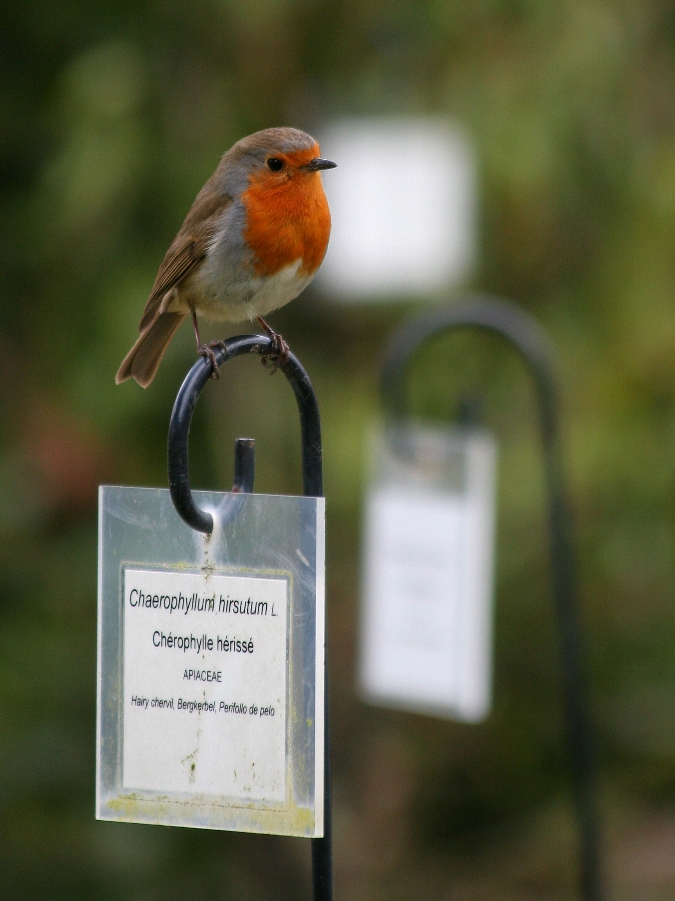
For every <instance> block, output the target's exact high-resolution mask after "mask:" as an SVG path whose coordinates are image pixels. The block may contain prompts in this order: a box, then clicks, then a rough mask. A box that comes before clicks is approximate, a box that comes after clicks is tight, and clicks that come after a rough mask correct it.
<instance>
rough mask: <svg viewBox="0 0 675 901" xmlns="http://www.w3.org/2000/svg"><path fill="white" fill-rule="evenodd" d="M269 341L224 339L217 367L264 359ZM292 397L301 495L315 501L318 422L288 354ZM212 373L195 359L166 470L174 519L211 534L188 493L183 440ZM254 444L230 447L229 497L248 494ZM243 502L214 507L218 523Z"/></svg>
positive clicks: (176, 413)
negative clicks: (245, 357) (297, 422)
mask: <svg viewBox="0 0 675 901" xmlns="http://www.w3.org/2000/svg"><path fill="white" fill-rule="evenodd" d="M273 349H274V348H273V344H272V339H271V338H269V337H267V336H265V335H240V336H238V337H236V338H228V339H227V340H226V341H223V342H222V344H221V345H219V346H218V347H216V348H215V350H214V355H215V358H216V363H217V364H218V366H222V365H223V364H224V363H226V362H227V361H228V360H231V359H232V358H233V357H238V356H240V355H241V354H247V353H253V354H258V355H259V356H262V357H264V356H267V355H269V354H270V353H271V352H272V351H273ZM279 369H280V370H281V371H282V372H283V373H284V375H285V376H286V378H287V379H288V381H289V382H290V385H291V388H292V389H293V392H294V394H295V398H296V401H297V404H298V409H299V412H300V427H301V432H302V468H303V488H304V493H305V495H311V496H314V497H319V496H321V495H322V494H323V477H322V459H321V423H320V419H319V407H318V404H317V400H316V395H315V394H314V389H313V388H312V384H311V382H310V380H309V377H308V376H307V373H306V372H305V370H304V369H303V368H302V366H301V365H300V362H299V361H298V359H297V358H296V357H295V356H294V355H293V354H292V353H289V356H288V360H287V361H286V362H285V363H282V364H280V366H279ZM211 373H212V366H211V362H210V361H209V360H208V359H207V358H206V357H200V358H199V359H198V360H197V361H196V363H195V364H194V366H193V367H192V369H191V370H190V371H189V372H188V374H187V376H186V377H185V380H184V382H183V384H182V385H181V388H180V390H179V392H178V395H177V397H176V401H175V403H174V406H173V412H172V413H171V422H170V423H169V440H168V453H167V457H168V470H169V490H170V492H171V499H172V501H173V505H174V507H175V508H176V511H177V512H178V514H179V516H180V517H181V518H182V519H183V520H184V521H185V522H186V523H187V524H188V525H189V526H190V527H191V528H193V529H196V530H197V531H198V532H204V534H206V535H210V534H211V532H212V531H213V517H212V516H211V514H210V513H207V512H206V511H205V510H201V509H200V508H199V507H198V506H197V504H196V503H195V501H194V498H193V496H192V491H191V489H190V474H189V465H188V441H189V436H190V423H191V421H192V414H193V413H194V410H195V407H196V405H197V401H198V400H199V395H200V394H201V391H202V389H203V387H204V385H205V384H206V383H207V381H208V380H209V378H210V376H211ZM254 465H255V463H254V441H253V439H252V438H238V439H237V441H236V443H235V476H234V485H233V488H232V492H233V493H235V494H236V493H239V494H245V493H250V492H251V491H252V490H253V476H254ZM244 503H245V498H244V497H241V498H227V499H226V501H225V502H224V504H225V506H224V507H223V505H222V504H221V507H220V508H219V511H218V513H219V518H220V517H221V515H222V516H223V517H224V519H223V520H222V522H223V523H224V524H227V523H230V522H232V521H233V520H234V518H235V517H236V516H237V515H238V513H239V512H240V510H241V508H242V507H243V504H244Z"/></svg>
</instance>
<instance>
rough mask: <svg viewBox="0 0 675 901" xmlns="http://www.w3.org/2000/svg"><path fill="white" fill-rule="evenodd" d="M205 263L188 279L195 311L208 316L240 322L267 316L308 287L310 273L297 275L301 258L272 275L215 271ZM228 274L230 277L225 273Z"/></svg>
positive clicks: (209, 317) (206, 261)
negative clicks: (244, 275)
mask: <svg viewBox="0 0 675 901" xmlns="http://www.w3.org/2000/svg"><path fill="white" fill-rule="evenodd" d="M210 262H211V261H210V260H208V258H207V260H205V262H204V265H203V266H202V267H200V269H199V270H198V271H197V272H195V274H194V276H193V277H192V278H191V279H190V285H189V294H190V300H191V301H192V302H193V303H194V306H195V308H196V310H197V312H198V313H199V314H200V315H201V316H205V317H206V318H207V319H214V320H223V319H227V320H230V321H232V322H241V321H243V320H246V319H255V317H256V316H266V315H267V313H270V312H271V311H272V310H277V309H279V307H283V306H284V304H287V303H288V302H289V301H291V300H293V298H295V297H297V296H298V294H299V293H300V292H301V291H302V290H303V289H304V288H306V287H307V285H308V284H309V283H310V282H311V280H312V276H311V275H310V276H300V275H298V271H299V269H300V267H301V264H302V260H296V261H295V262H294V263H291V264H290V265H289V266H285V267H284V268H283V269H280V270H279V272H277V273H276V274H275V275H270V276H259V275H253V276H250V275H249V276H248V277H247V278H245V279H237V278H233V277H232V273H227V272H222V270H221V271H220V272H218V271H214V269H216V267H215V266H213V265H209V263H210ZM228 276H229V277H228Z"/></svg>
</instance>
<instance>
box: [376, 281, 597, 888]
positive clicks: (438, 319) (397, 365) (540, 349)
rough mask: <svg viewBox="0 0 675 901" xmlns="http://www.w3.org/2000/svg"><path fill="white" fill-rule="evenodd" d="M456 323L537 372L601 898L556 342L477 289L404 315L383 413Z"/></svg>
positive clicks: (565, 637) (586, 875)
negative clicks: (493, 336)
mask: <svg viewBox="0 0 675 901" xmlns="http://www.w3.org/2000/svg"><path fill="white" fill-rule="evenodd" d="M456 328H478V329H483V330H487V331H491V332H495V333H497V334H498V335H501V336H502V337H503V338H506V339H507V340H508V341H509V342H510V343H511V344H513V345H514V346H515V347H516V348H517V349H518V351H519V352H520V354H521V355H522V357H523V358H524V360H525V362H526V363H527V365H528V368H529V370H530V372H531V374H532V376H533V378H534V382H535V386H536V390H537V399H538V408H539V421H540V428H541V437H542V446H543V454H544V467H545V479H546V488H547V495H548V523H549V532H550V556H551V575H552V593H553V603H554V607H555V612H556V615H557V619H558V628H559V632H560V644H561V660H562V674H563V693H564V704H565V716H566V728H567V742H568V748H569V755H570V763H571V768H572V773H573V780H574V797H575V806H576V809H577V815H578V819H579V827H580V870H581V872H580V882H581V894H582V897H583V898H584V899H585V901H602V899H603V898H604V892H603V888H602V879H601V874H600V851H599V848H600V839H599V820H598V805H597V788H596V776H595V769H596V766H595V750H594V741H593V735H592V728H591V716H590V711H589V704H588V696H587V686H586V676H585V661H584V654H583V650H582V642H581V624H580V619H579V611H578V594H579V592H578V585H577V579H576V566H575V560H574V551H573V545H572V540H571V532H572V525H571V517H570V512H569V506H568V500H567V495H566V491H565V479H564V468H563V463H562V451H561V446H560V433H559V419H560V416H559V409H560V404H559V397H558V390H557V382H556V375H555V370H554V365H553V359H554V353H553V348H552V346H551V344H550V342H549V340H548V338H547V337H546V335H545V334H544V332H543V331H542V330H541V329H540V328H539V326H538V324H537V323H536V322H535V321H534V320H533V319H532V318H531V317H530V316H529V315H528V314H526V313H525V312H523V311H522V310H520V309H519V308H518V307H516V306H515V305H514V304H511V303H508V302H506V301H504V300H501V299H499V298H494V297H489V296H482V295H481V296H476V297H471V298H468V299H466V300H464V301H462V302H459V303H456V304H453V305H452V306H449V307H444V308H443V309H440V310H435V311H433V312H431V313H428V314H425V315H422V316H419V317H418V318H416V319H414V320H413V321H412V322H407V323H405V324H404V325H403V326H402V327H401V328H400V329H399V330H398V331H397V332H396V333H395V334H394V335H393V337H392V339H391V341H390V342H389V344H388V347H387V349H386V353H385V358H384V363H383V367H382V371H381V381H380V386H381V393H382V399H383V406H384V410H385V414H386V415H387V416H388V418H390V419H391V420H394V421H403V420H404V419H405V418H406V401H405V393H404V387H405V375H406V370H407V367H408V364H409V362H410V360H411V358H412V357H413V356H414V355H415V354H416V353H417V352H418V351H419V350H420V348H421V347H422V346H424V345H425V344H426V343H427V341H429V340H430V339H432V338H434V337H436V336H437V335H439V334H441V333H443V332H447V331H450V330H453V329H456Z"/></svg>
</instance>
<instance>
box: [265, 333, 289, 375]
mask: <svg viewBox="0 0 675 901" xmlns="http://www.w3.org/2000/svg"><path fill="white" fill-rule="evenodd" d="M269 337H270V339H271V341H272V347H271V348H270V352H269V353H268V354H265V355H264V356H263V357H261V358H260V362H261V363H262V364H263V366H267V364H268V363H272V368H271V369H270V375H274V373H275V372H276V371H277V369H278V368H279V367H280V366H285V365H286V363H288V360H289V358H290V353H291V351H290V348H289V346H288V344H287V343H286V342H285V341H284V339H283V338H282V337H281V335H279V334H277V332H272V331H271V332H270V335H269Z"/></svg>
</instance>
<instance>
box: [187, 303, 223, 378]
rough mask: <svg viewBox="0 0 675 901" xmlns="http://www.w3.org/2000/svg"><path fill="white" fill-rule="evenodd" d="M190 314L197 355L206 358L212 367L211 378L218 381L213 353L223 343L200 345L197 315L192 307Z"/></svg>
mask: <svg viewBox="0 0 675 901" xmlns="http://www.w3.org/2000/svg"><path fill="white" fill-rule="evenodd" d="M190 313H191V314H192V328H193V329H194V332H195V338H196V339H197V353H198V354H199V356H200V357H208V359H209V360H210V361H211V366H212V367H213V372H212V373H211V378H212V379H219V378H220V376H219V374H218V364H217V363H216V355H215V354H214V352H213V351H214V348H216V347H222V345H223V342H222V341H212V342H211V344H202V341H201V338H200V337H199V326H198V325H197V314H196V313H195V309H194V307H192V308H191V310H190Z"/></svg>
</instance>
